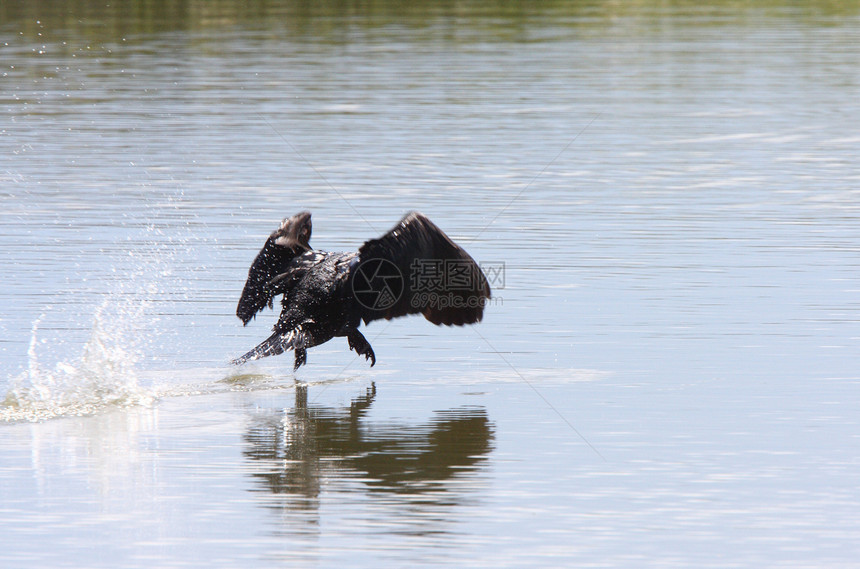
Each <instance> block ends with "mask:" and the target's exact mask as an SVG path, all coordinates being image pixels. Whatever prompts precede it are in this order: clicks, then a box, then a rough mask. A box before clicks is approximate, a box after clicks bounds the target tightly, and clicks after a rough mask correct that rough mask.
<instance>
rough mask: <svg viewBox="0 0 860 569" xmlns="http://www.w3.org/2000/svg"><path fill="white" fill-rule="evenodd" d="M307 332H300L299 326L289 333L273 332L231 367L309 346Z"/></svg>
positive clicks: (232, 362) (233, 361) (233, 362)
mask: <svg viewBox="0 0 860 569" xmlns="http://www.w3.org/2000/svg"><path fill="white" fill-rule="evenodd" d="M309 340H310V338H309V337H308V334H307V332H304V331H302V328H301V326H299V327H298V328H295V329H293V330H290V331H289V332H285V333H282V332H275V333H274V334H272V335H271V336H269V337H268V338H267V339H266V340H265V341H264V342H262V343H261V344H260V345H259V346H257V347H256V348H254V349H253V350H251V351H250V352H248V353H247V354H245V355H243V356H241V357H238V358H236V359H234V360H232V361H231V362H230V363H231V364H233V365H239V364H243V363H245V362H249V361H251V360H258V359H260V358H265V357H267V356H276V355H278V354H282V353H284V352H285V351H286V350H298V349H301V348H304V347H305V346H308V345H309V344H310V341H309Z"/></svg>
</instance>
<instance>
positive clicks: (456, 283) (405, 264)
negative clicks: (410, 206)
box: [353, 212, 490, 326]
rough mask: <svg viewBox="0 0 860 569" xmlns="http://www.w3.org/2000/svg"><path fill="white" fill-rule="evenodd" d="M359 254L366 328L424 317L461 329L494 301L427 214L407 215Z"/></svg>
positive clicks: (475, 269) (358, 283)
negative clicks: (412, 316)
mask: <svg viewBox="0 0 860 569" xmlns="http://www.w3.org/2000/svg"><path fill="white" fill-rule="evenodd" d="M358 252H359V264H358V266H357V267H356V268H355V269H354V270H353V291H354V293H355V295H356V300H358V303H359V305H360V306H361V317H362V319H363V320H364V321H365V323H367V322H370V321H372V320H378V319H381V318H385V319H386V320H390V319H392V318H397V317H400V316H406V315H407V314H419V313H420V314H423V315H424V317H425V318H426V319H427V320H429V321H430V322H432V323H433V324H437V325H440V324H445V325H448V326H450V325H456V326H461V325H463V324H473V323H475V322H479V321H480V320H481V318H482V317H483V314H484V305H485V304H486V301H487V299H489V298H490V285H489V283H488V282H487V277H486V276H485V275H484V273H483V271H481V268H480V267H479V266H478V264H477V263H476V262H475V260H474V259H472V257H471V256H470V255H469V254H468V253H467V252H466V251H465V250H464V249H463V248H462V247H460V246H459V245H457V244H456V243H454V241H452V240H451V238H450V237H448V236H447V235H445V233H444V232H443V231H442V230H441V229H439V227H437V226H436V224H435V223H433V222H432V221H430V219H428V218H427V217H426V216H424V215H423V214H421V213H418V212H411V213H409V214H407V215H406V216H405V217H404V218H403V219H402V220H401V221H400V223H398V224H397V225H396V226H395V227H394V228H393V229H391V231H389V232H388V233H386V234H385V235H383V236H382V237H380V238H378V239H371V240H369V241H367V242H366V243H365V244H364V245H362V247H361V248H360V249H359V250H358ZM398 274H399V279H400V280H399V282H398Z"/></svg>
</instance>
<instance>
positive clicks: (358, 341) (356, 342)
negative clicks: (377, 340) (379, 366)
mask: <svg viewBox="0 0 860 569" xmlns="http://www.w3.org/2000/svg"><path fill="white" fill-rule="evenodd" d="M346 339H347V340H348V341H349V349H350V350H355V353H357V354H358V355H360V356H364V358H365V359H367V360H370V367H373V366H374V365H376V354H374V353H373V348H371V347H370V342H368V341H367V338H365V337H364V335H363V334H362V333H361V332H359V331H358V330H356V329H352V330H350V331H349V333H348V334H347V335H346Z"/></svg>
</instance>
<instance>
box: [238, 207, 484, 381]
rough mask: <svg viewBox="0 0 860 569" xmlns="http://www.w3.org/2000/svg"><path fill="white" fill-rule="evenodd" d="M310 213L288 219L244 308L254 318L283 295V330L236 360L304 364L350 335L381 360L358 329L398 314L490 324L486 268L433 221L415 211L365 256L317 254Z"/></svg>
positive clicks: (363, 351) (247, 291) (252, 277)
mask: <svg viewBox="0 0 860 569" xmlns="http://www.w3.org/2000/svg"><path fill="white" fill-rule="evenodd" d="M310 238H311V214H310V213H309V212H306V211H305V212H302V213H299V214H297V215H294V216H293V217H290V218H287V219H285V220H284V221H283V222H282V223H281V226H280V227H279V228H278V230H277V231H275V232H274V233H272V235H271V236H269V238H268V240H266V244H265V245H263V249H262V250H261V251H260V253H259V254H258V255H257V258H256V259H254V262H253V263H252V264H251V268H250V270H249V271H248V280H247V281H246V282H245V288H244V289H243V290H242V297H241V298H240V299H239V305H238V306H237V307H236V315H237V316H238V317H239V318H240V319H241V320H242V322H243V323H244V324H247V323H248V322H249V321H250V320H251V319H252V318H253V317H254V316H256V314H257V312H259V311H260V310H262V309H263V308H265V307H266V306H268V307H270V308H271V307H272V300H273V299H274V298H275V297H277V296H278V295H281V294H283V295H284V296H283V299H282V301H281V303H282V305H283V309H282V310H281V317H280V318H279V319H278V323H277V324H275V328H274V334H272V335H271V336H269V338H268V339H266V341H264V342H263V343H261V344H260V345H259V346H257V347H256V348H254V349H253V350H251V351H250V352H248V353H247V354H245V355H243V356H242V357H239V358H236V359H235V360H233V362H232V363H234V364H241V363H245V362H247V361H249V360H256V359H259V358H263V357H266V356H273V355H276V354H280V353H283V352H284V351H285V350H290V349H292V350H294V351H295V353H296V362H295V368H294V369H296V370H297V369H299V367H301V366H302V365H303V364H305V363H306V362H307V349H308V348H311V347H313V346H318V345H320V344H323V343H325V342H328V341H329V340H331V339H332V338H333V337H335V336H346V338H347V341H348V342H349V347H350V349H352V350H355V351H356V353H358V354H360V355H363V356H364V357H365V358H366V359H368V360H370V365H371V367H372V366H373V365H374V364H375V363H376V356H375V355H374V353H373V348H371V347H370V344H369V343H368V341H367V339H366V338H365V337H364V336H363V335H362V334H361V332H359V331H358V326H359V324H361V321H362V320H363V321H364V323H365V324H367V323H369V322H371V321H372V320H378V319H381V318H385V319H386V320H390V319H392V318H397V317H399V316H406V315H408V314H419V313H420V314H423V315H424V317H425V318H426V319H427V320H429V321H430V322H432V323H433V324H436V325H440V324H445V325H448V326H450V325H456V326H462V325H463V324H473V323H475V322H478V321H480V320H481V318H482V317H483V314H484V305H485V304H486V302H487V300H488V299H489V298H490V285H489V283H488V282H487V277H486V276H485V275H484V273H483V272H482V271H481V269H480V267H479V266H478V264H477V263H476V262H475V260H474V259H472V257H470V256H469V254H468V253H466V251H464V250H463V249H462V248H461V247H460V246H459V245H457V244H456V243H454V242H453V241H452V240H451V239H450V238H449V237H448V236H447V235H445V233H444V232H443V231H442V230H441V229H439V228H438V227H437V226H436V225H435V224H434V223H433V222H432V221H430V220H429V219H428V218H427V217H425V216H424V215H422V214H420V213H418V212H412V213H409V214H407V215H406V216H405V217H404V218H403V219H402V220H400V223H398V224H397V225H396V226H395V227H394V228H393V229H392V230H391V231H389V232H388V233H386V234H385V235H383V236H382V237H380V238H379V239H371V240H370V241H367V242H366V243H365V244H364V245H362V246H361V248H359V250H358V253H329V252H326V251H315V250H313V249H311V246H310V244H309V241H310Z"/></svg>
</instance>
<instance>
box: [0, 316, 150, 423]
mask: <svg viewBox="0 0 860 569" xmlns="http://www.w3.org/2000/svg"><path fill="white" fill-rule="evenodd" d="M144 307H145V303H144V302H139V303H137V305H136V306H133V307H130V306H120V305H118V304H116V303H115V301H112V300H111V299H107V300H105V301H104V302H103V303H102V304H101V305H100V306H99V307H98V308H97V309H96V311H95V315H94V317H93V327H92V331H91V333H90V337H89V339H88V340H87V342H86V344H85V345H84V346H83V350H82V352H81V355H80V356H79V357H77V358H73V359H70V360H62V361H59V362H57V363H56V364H55V365H54V366H53V367H51V366H45V365H43V364H42V363H41V361H40V357H39V347H40V346H43V345H47V346H50V345H51V342H50V341H48V340H47V339H41V340H40V333H39V326H40V324H41V323H42V320H43V319H44V318H45V314H42V315H41V316H40V317H39V318H37V319H36V321H35V322H34V323H33V328H32V331H31V336H30V346H29V349H28V351H27V355H28V366H27V369H26V370H25V371H24V372H23V373H22V374H20V375H19V376H18V377H16V378H14V379H13V380H12V387H11V389H10V390H9V392H8V393H7V394H6V397H5V399H4V400H3V401H2V402H0V421H6V422H17V421H41V420H45V419H51V418H54V417H61V416H69V415H90V414H93V413H96V412H98V411H100V410H102V409H105V408H108V407H128V406H133V405H150V404H152V402H153V401H154V400H155V397H154V395H153V394H152V392H151V391H150V390H148V389H146V388H143V387H141V386H140V385H139V382H138V375H137V372H136V368H135V365H136V364H137V362H138V361H139V360H140V358H141V353H140V350H139V347H138V343H137V342H135V341H133V340H132V337H133V336H136V335H135V334H134V331H135V328H136V327H137V326H136V323H137V322H138V321H139V320H140V318H141V316H142V314H143V311H144Z"/></svg>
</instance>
